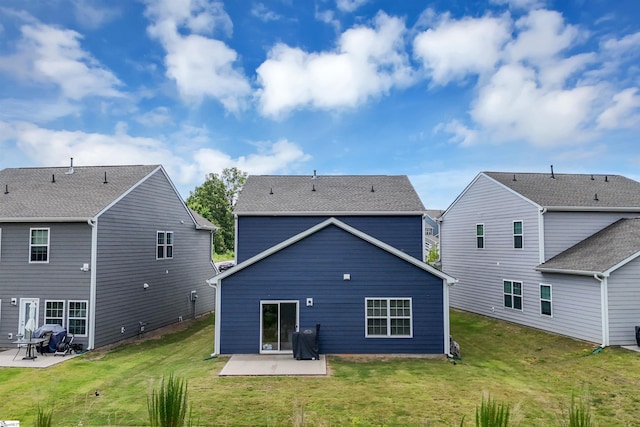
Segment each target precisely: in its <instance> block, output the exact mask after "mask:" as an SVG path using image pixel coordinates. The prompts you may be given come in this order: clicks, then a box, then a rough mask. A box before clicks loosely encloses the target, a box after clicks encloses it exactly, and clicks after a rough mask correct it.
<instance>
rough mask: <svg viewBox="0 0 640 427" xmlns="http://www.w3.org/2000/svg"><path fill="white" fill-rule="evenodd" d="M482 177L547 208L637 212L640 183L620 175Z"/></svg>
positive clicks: (512, 174)
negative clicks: (627, 209) (628, 210)
mask: <svg viewBox="0 0 640 427" xmlns="http://www.w3.org/2000/svg"><path fill="white" fill-rule="evenodd" d="M482 174H484V175H486V176H487V177H489V178H491V179H493V180H495V181H497V182H499V183H500V184H502V185H504V186H505V187H507V188H509V189H511V190H512V191H514V192H516V193H518V194H520V195H522V196H523V197H525V198H527V199H529V200H531V201H532V202H534V203H536V204H538V205H540V206H542V207H546V208H578V209H580V208H582V209H593V210H606V209H614V208H620V209H624V208H630V209H635V210H638V209H640V183H639V182H637V181H634V180H632V179H629V178H625V177H624V176H620V175H588V174H553V175H552V174H544V173H520V172H483V173H482Z"/></svg>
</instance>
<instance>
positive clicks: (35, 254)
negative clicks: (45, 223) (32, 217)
mask: <svg viewBox="0 0 640 427" xmlns="http://www.w3.org/2000/svg"><path fill="white" fill-rule="evenodd" d="M29 262H30V263H47V262H49V229H48V228H31V229H30V230H29Z"/></svg>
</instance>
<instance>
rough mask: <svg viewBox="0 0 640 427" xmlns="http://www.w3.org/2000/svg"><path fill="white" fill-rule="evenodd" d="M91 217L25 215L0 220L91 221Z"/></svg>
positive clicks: (0, 220)
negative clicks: (39, 216)
mask: <svg viewBox="0 0 640 427" xmlns="http://www.w3.org/2000/svg"><path fill="white" fill-rule="evenodd" d="M91 220H92V218H90V217H86V216H85V217H42V218H36V217H24V218H16V217H11V218H0V222H87V221H91Z"/></svg>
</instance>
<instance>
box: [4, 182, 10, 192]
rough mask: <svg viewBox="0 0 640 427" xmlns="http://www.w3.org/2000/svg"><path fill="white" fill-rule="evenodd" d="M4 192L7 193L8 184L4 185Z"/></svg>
mask: <svg viewBox="0 0 640 427" xmlns="http://www.w3.org/2000/svg"><path fill="white" fill-rule="evenodd" d="M4 194H9V184H5V185H4Z"/></svg>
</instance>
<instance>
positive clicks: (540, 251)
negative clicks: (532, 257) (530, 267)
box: [538, 208, 547, 264]
mask: <svg viewBox="0 0 640 427" xmlns="http://www.w3.org/2000/svg"><path fill="white" fill-rule="evenodd" d="M546 212H547V210H546V209H544V208H542V209H539V210H538V264H542V263H543V262H544V261H545V259H544V257H545V252H544V214H545V213H546Z"/></svg>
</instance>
